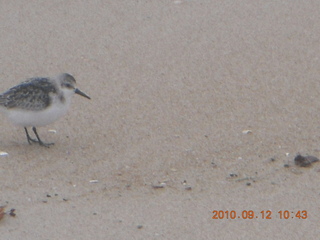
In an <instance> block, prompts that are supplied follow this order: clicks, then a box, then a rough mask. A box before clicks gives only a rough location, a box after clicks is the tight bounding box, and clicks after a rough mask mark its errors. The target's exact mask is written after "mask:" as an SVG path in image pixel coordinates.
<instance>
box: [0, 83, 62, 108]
mask: <svg viewBox="0 0 320 240" xmlns="http://www.w3.org/2000/svg"><path fill="white" fill-rule="evenodd" d="M55 92H56V88H55V87H54V85H52V83H51V82H50V81H49V80H48V79H47V78H31V79H28V80H27V81H25V82H22V83H21V84H19V85H17V86H15V87H12V88H10V89H9V90H8V91H6V92H4V93H3V94H1V95H0V105H2V106H5V107H6V108H9V109H10V108H16V109H22V110H31V111H38V110H41V109H44V108H46V107H48V106H49V105H50V103H51V99H50V96H49V94H50V93H55Z"/></svg>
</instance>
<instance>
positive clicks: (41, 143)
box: [32, 127, 54, 147]
mask: <svg viewBox="0 0 320 240" xmlns="http://www.w3.org/2000/svg"><path fill="white" fill-rule="evenodd" d="M32 130H33V132H34V134H35V135H36V137H37V139H38V141H36V142H38V143H39V145H40V146H44V147H49V146H50V145H53V144H54V143H44V142H42V141H41V139H40V137H39V135H38V133H37V129H36V128H35V127H32Z"/></svg>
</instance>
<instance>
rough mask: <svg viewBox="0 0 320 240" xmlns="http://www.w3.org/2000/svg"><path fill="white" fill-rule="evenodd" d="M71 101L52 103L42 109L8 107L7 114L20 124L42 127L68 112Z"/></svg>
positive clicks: (15, 123)
mask: <svg viewBox="0 0 320 240" xmlns="http://www.w3.org/2000/svg"><path fill="white" fill-rule="evenodd" d="M69 104H70V102H68V103H67V102H66V103H64V104H57V103H55V104H52V105H51V106H49V107H48V108H46V109H43V110H40V111H27V110H20V109H14V108H12V109H8V110H7V111H6V115H7V117H8V118H9V120H10V121H11V122H12V123H13V124H14V125H18V126H23V127H41V126H45V125H48V124H50V123H53V122H55V121H56V120H58V119H59V118H60V117H62V116H63V115H65V114H66V113H67V110H68V108H69Z"/></svg>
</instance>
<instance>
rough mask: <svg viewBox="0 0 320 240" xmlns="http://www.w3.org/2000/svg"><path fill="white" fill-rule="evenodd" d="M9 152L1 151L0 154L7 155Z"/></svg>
mask: <svg viewBox="0 0 320 240" xmlns="http://www.w3.org/2000/svg"><path fill="white" fill-rule="evenodd" d="M8 154H9V153H7V152H2V151H0V156H7V155H8Z"/></svg>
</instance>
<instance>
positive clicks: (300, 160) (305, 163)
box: [294, 154, 319, 167]
mask: <svg viewBox="0 0 320 240" xmlns="http://www.w3.org/2000/svg"><path fill="white" fill-rule="evenodd" d="M318 161H319V159H318V158H316V157H314V156H305V157H304V156H301V155H300V154H298V155H297V156H296V157H295V158H294V163H295V164H296V165H298V166H299V167H309V166H311V164H312V163H313V162H318Z"/></svg>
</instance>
